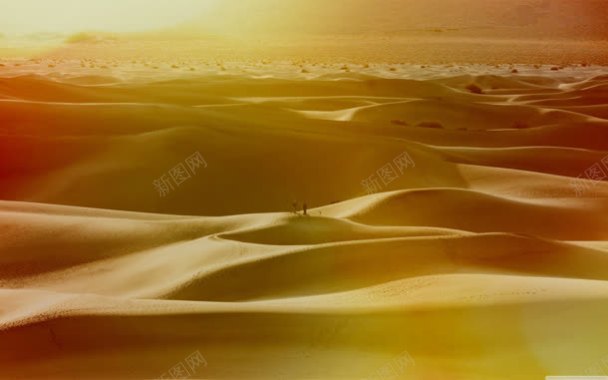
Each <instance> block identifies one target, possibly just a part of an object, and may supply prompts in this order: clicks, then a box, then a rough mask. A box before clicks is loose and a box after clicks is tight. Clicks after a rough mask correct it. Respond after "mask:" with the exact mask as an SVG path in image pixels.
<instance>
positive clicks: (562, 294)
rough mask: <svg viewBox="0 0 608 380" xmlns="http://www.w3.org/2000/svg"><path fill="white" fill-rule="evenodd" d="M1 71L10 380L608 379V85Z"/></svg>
mask: <svg viewBox="0 0 608 380" xmlns="http://www.w3.org/2000/svg"><path fill="white" fill-rule="evenodd" d="M552 68H553V69H552ZM0 70H1V71H0V76H1V78H0V134H1V136H0V199H2V201H0V368H1V370H0V378H3V379H17V378H38V379H110V378H116V379H118V378H125V379H142V378H147V379H156V378H178V377H181V378H186V377H187V378H205V379H207V378H209V379H211V378H230V379H282V378H283V379H330V378H336V379H360V378H374V379H425V380H426V379H437V380H439V379H441V380H443V379H455V380H460V379H462V380H465V379H466V380H491V379H526V380H527V379H530V380H532V379H543V378H544V377H545V376H547V375H576V374H579V375H580V374H598V375H601V374H604V373H602V372H601V370H602V368H603V367H602V360H604V358H605V357H606V355H608V343H607V342H608V328H606V321H608V217H606V215H607V212H608V184H606V182H605V181H602V179H603V177H606V176H608V174H603V173H608V158H607V154H608V153H607V152H608V105H607V103H608V71H606V69H605V68H603V67H600V66H586V67H581V66H580V65H571V66H567V67H553V66H536V67H534V66H531V65H514V66H507V65H502V66H499V67H493V66H484V65H467V66H458V65H456V66H454V65H450V66H446V65H430V66H424V67H420V65H400V64H371V65H363V64H352V63H347V64H337V63H330V64H324V65H322V64H318V65H317V64H312V63H306V62H301V63H292V62H286V63H280V62H274V63H267V62H262V63H261V62H250V63H234V62H203V61H197V62H178V61H177V60H176V61H175V62H169V61H165V62H164V63H163V62H161V63H156V62H144V61H143V60H142V61H140V60H135V61H133V62H128V63H124V62H113V61H107V62H106V61H104V62H101V61H95V62H94V61H93V60H91V61H85V60H83V61H74V60H70V59H66V60H57V59H50V58H49V59H44V58H43V59H40V60H38V61H19V60H12V61H8V60H7V61H4V62H3V67H0ZM180 168H181V169H185V170H186V173H187V174H188V176H187V177H186V176H185V174H184V172H183V170H179V169H180ZM176 169H178V170H176ZM177 174H179V176H178V175H177ZM172 175H175V177H172ZM579 177H580V178H579ZM161 179H162V181H164V182H159V181H160V180H161ZM163 183H164V184H165V185H168V186H169V187H162V186H160V185H162V184H163ZM294 203H295V204H296V206H295V209H296V210H298V213H295V212H293V210H294V206H293V205H294ZM304 203H306V205H307V208H308V212H307V215H303V213H302V211H301V209H302V206H303V204H304ZM192 353H199V354H200V356H202V357H204V361H199V362H197V363H194V362H192V361H191V360H190V359H191V355H192ZM189 358H190V359H189ZM183 369H186V370H187V371H188V372H187V373H188V376H186V375H185V374H184V373H183V372H180V371H181V370H183ZM607 369H608V368H607ZM180 373H181V374H180Z"/></svg>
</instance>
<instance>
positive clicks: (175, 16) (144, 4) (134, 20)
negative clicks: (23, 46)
mask: <svg viewBox="0 0 608 380" xmlns="http://www.w3.org/2000/svg"><path fill="white" fill-rule="evenodd" d="M216 1H219V0H0V33H39V32H55V33H71V32H77V31H83V30H102V31H109V32H134V31H144V30H149V29H154V28H159V27H166V26H171V25H175V24H177V23H180V22H184V21H187V20H189V19H191V18H192V17H196V16H197V15H200V14H203V13H204V12H205V10H207V9H209V8H210V7H211V6H213V4H214V3H215V2H216Z"/></svg>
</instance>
